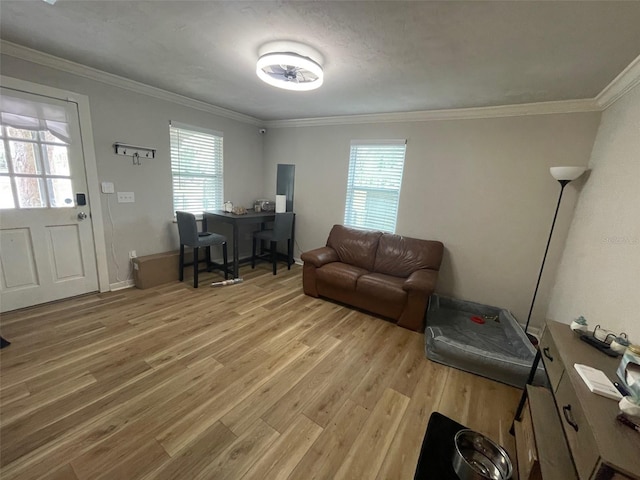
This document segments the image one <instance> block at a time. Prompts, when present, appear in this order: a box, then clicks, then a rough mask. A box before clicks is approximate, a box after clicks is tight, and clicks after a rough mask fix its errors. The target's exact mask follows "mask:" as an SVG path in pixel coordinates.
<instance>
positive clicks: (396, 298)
mask: <svg viewBox="0 0 640 480" xmlns="http://www.w3.org/2000/svg"><path fill="white" fill-rule="evenodd" d="M403 284H404V279H402V278H398V277H393V276H391V275H385V274H383V273H369V274H367V275H362V276H361V277H360V278H358V283H357V285H356V291H357V292H358V293H361V294H366V295H368V296H370V297H371V298H372V299H375V301H377V302H381V301H382V302H388V303H396V304H400V305H404V303H405V302H406V300H407V292H406V291H405V290H403V288H402V285H403Z"/></svg>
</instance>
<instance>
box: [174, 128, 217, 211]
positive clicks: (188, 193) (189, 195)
mask: <svg viewBox="0 0 640 480" xmlns="http://www.w3.org/2000/svg"><path fill="white" fill-rule="evenodd" d="M169 131H170V136H171V174H172V177H173V210H174V211H176V210H183V211H186V212H191V213H194V214H197V215H201V214H202V212H203V211H204V210H220V209H222V202H223V196H224V195H223V185H224V182H223V175H222V171H223V169H222V167H223V157H222V133H220V132H214V131H211V130H205V129H202V128H198V127H192V126H189V125H183V124H179V123H176V122H171V124H170V128H169Z"/></svg>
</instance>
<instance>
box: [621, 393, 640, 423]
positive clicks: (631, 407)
mask: <svg viewBox="0 0 640 480" xmlns="http://www.w3.org/2000/svg"><path fill="white" fill-rule="evenodd" d="M637 402H638V400H636V399H634V398H633V397H622V399H621V400H620V402H619V403H618V408H619V409H620V411H621V412H622V413H623V414H624V415H625V416H626V417H627V418H628V419H629V420H632V421H633V422H636V423H640V405H638V403H637Z"/></svg>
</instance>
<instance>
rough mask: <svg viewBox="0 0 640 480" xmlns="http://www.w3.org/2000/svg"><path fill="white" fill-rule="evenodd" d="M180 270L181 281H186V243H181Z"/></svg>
mask: <svg viewBox="0 0 640 480" xmlns="http://www.w3.org/2000/svg"><path fill="white" fill-rule="evenodd" d="M178 268H179V269H180V272H179V274H178V278H179V279H180V281H181V282H182V281H184V245H183V244H180V266H179V267H178Z"/></svg>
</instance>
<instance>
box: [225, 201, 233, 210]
mask: <svg viewBox="0 0 640 480" xmlns="http://www.w3.org/2000/svg"><path fill="white" fill-rule="evenodd" d="M224 211H225V212H227V213H231V212H233V202H230V201H229V200H227V201H226V202H224Z"/></svg>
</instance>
